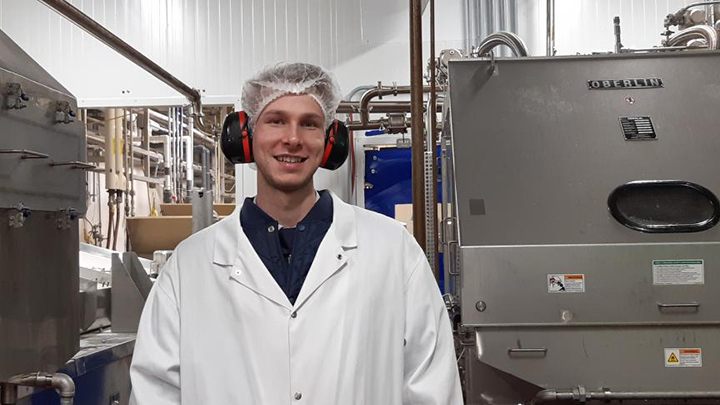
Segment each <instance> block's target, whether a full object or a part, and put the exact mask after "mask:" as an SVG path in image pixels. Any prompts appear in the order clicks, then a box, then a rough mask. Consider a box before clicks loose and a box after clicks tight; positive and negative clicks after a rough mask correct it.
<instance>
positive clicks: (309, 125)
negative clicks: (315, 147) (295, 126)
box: [303, 122, 320, 128]
mask: <svg viewBox="0 0 720 405" xmlns="http://www.w3.org/2000/svg"><path fill="white" fill-rule="evenodd" d="M303 126H304V127H307V128H320V124H318V123H317V122H305V123H303Z"/></svg>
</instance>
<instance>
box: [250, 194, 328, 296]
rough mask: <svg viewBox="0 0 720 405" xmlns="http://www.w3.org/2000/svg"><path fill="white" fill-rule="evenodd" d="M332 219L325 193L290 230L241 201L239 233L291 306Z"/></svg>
mask: <svg viewBox="0 0 720 405" xmlns="http://www.w3.org/2000/svg"><path fill="white" fill-rule="evenodd" d="M332 218H333V203H332V196H331V195H330V193H329V192H327V191H321V192H320V198H319V199H318V200H317V202H316V203H315V205H314V206H313V208H312V209H311V210H310V212H308V214H307V215H306V216H305V218H303V220H302V221H300V222H298V224H297V226H295V227H294V228H282V229H279V227H278V222H277V221H276V220H275V219H273V218H272V217H270V216H269V215H268V214H266V213H265V212H264V211H263V210H262V209H260V207H258V206H257V205H255V202H254V201H253V199H252V198H247V199H245V203H244V204H243V207H242V210H241V211H240V225H241V226H242V229H243V232H245V235H246V236H247V238H248V239H249V240H250V244H251V245H252V247H253V249H255V252H256V253H257V254H258V256H260V259H261V260H262V262H263V263H264V264H265V267H267V269H268V271H269V272H270V274H271V275H272V276H273V278H274V279H275V281H276V282H277V283H278V285H279V286H280V288H281V289H282V290H283V292H285V295H287V297H288V299H289V300H290V303H292V304H295V300H296V299H297V297H298V295H299V294H300V289H301V288H302V285H303V283H304V282H305V278H306V277H307V274H308V272H309V271H310V266H311V265H312V262H313V260H314V259H315V254H316V253H317V250H318V248H319V247H320V242H322V240H323V238H324V237H325V234H326V233H327V231H328V229H329V228H330V224H332Z"/></svg>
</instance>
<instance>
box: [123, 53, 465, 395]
mask: <svg viewBox="0 0 720 405" xmlns="http://www.w3.org/2000/svg"><path fill="white" fill-rule="evenodd" d="M242 100H243V109H244V110H245V112H247V113H248V115H249V116H250V128H251V130H252V134H253V135H252V154H253V156H254V160H255V162H256V163H257V169H258V177H257V187H258V192H257V196H256V197H255V198H254V199H252V198H248V199H246V200H245V201H244V202H243V204H242V207H241V208H239V209H236V210H235V212H234V213H233V214H232V215H230V216H229V217H227V218H225V219H223V220H222V221H220V222H218V223H217V224H215V225H213V226H211V227H209V228H207V229H205V230H203V231H201V232H198V233H196V234H195V235H193V236H191V237H190V238H188V239H187V240H185V241H184V242H182V243H181V244H180V245H179V246H178V247H177V249H176V250H175V253H174V254H173V256H172V257H171V259H170V261H169V262H168V264H167V265H166V267H165V268H164V270H163V272H162V274H161V275H160V277H159V279H158V281H157V283H156V285H155V287H154V288H153V290H152V293H151V294H150V297H149V298H148V301H147V304H146V306H145V310H144V312H143V316H142V320H141V322H140V330H139V333H138V338H137V343H136V346H135V355H134V359H133V364H132V367H131V370H130V373H131V379H132V385H133V396H132V399H131V403H132V404H137V405H170V404H173V405H177V404H183V405H200V404H213V405H215V404H218V405H219V404H222V405H229V404H243V405H245V404H247V405H275V404H287V405H292V404H312V405H351V404H358V405H400V404H404V405H410V404H412V405H456V404H461V403H462V397H461V392H460V382H459V378H458V371H457V367H456V362H455V351H454V346H453V340H452V333H451V328H450V321H449V317H448V315H447V312H446V310H445V306H444V304H443V300H442V298H441V296H440V293H439V291H438V288H437V285H436V283H435V280H434V278H433V276H432V273H431V271H430V268H429V266H428V263H427V261H426V259H425V256H424V254H423V252H422V250H421V249H420V247H419V246H418V245H417V243H416V242H415V240H414V239H413V238H412V236H411V235H410V234H408V233H407V232H406V231H405V229H404V228H403V226H402V225H401V224H400V223H398V222H396V221H393V220H391V219H389V218H386V217H383V216H381V215H378V214H375V213H372V212H369V211H366V210H364V209H361V208H358V207H355V206H351V205H348V204H346V203H344V202H343V201H342V200H340V199H338V198H337V197H336V196H334V195H333V194H332V193H330V192H328V191H321V192H319V193H318V192H317V191H316V190H315V188H314V186H313V174H314V173H315V171H316V170H317V169H318V167H319V166H320V165H321V162H322V160H323V155H324V154H323V151H324V150H325V131H326V128H327V127H328V126H329V125H330V123H332V121H333V118H334V114H335V110H336V109H337V106H338V103H339V100H340V93H339V90H338V87H337V85H336V83H335V81H334V79H333V78H332V77H331V76H330V74H329V73H327V72H325V71H324V70H322V69H321V68H319V67H317V66H313V65H308V64H301V63H295V64H283V65H279V66H276V67H273V68H270V69H268V70H266V71H264V72H261V73H260V74H258V75H257V76H256V77H255V78H254V79H252V80H250V81H248V82H247V83H246V84H245V86H244V88H243V99H242Z"/></svg>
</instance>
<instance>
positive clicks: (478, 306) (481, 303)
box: [475, 301, 487, 312]
mask: <svg viewBox="0 0 720 405" xmlns="http://www.w3.org/2000/svg"><path fill="white" fill-rule="evenodd" d="M475 309H477V310H478V311H479V312H484V311H485V310H486V309H487V305H486V304H485V301H478V302H476V303H475Z"/></svg>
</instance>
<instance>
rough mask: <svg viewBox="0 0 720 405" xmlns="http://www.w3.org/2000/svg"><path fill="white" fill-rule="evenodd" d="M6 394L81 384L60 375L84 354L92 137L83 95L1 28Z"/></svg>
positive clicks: (1, 372)
mask: <svg viewBox="0 0 720 405" xmlns="http://www.w3.org/2000/svg"><path fill="white" fill-rule="evenodd" d="M0 86H2V88H3V90H4V93H3V100H2V101H3V103H2V104H3V105H2V108H0V127H2V132H3V136H0V179H1V180H0V184H1V186H0V188H1V189H2V192H0V263H2V265H1V266H0V398H1V399H2V403H3V404H13V403H15V401H16V399H17V396H18V387H19V386H34V387H52V388H55V389H56V390H57V391H58V393H59V395H60V397H61V403H62V404H72V402H73V397H74V394H75V387H74V383H73V381H72V379H71V378H70V377H69V376H67V375H66V374H62V373H57V371H58V369H60V367H61V366H63V365H64V364H65V362H67V361H68V360H70V358H71V357H72V356H73V355H75V353H76V352H77V351H78V349H79V330H80V322H79V314H80V309H79V299H80V296H79V294H78V287H79V285H78V255H79V240H78V239H79V232H78V218H79V217H80V216H82V215H83V214H84V213H85V209H86V202H85V170H87V169H89V168H92V166H90V165H88V164H87V163H85V134H84V131H83V126H82V123H80V122H78V121H77V120H76V119H75V118H76V114H77V102H76V100H75V98H74V97H73V96H72V95H71V94H70V93H69V92H68V91H67V90H66V89H65V88H64V87H63V86H62V85H61V84H60V83H58V82H57V81H56V80H55V79H53V78H52V77H51V76H50V75H49V74H48V73H47V72H46V71H45V70H43V68H41V67H40V65H38V64H37V63H36V62H35V61H34V60H32V59H31V58H30V57H29V56H28V55H27V54H26V53H25V52H23V50H22V49H20V47H19V46H18V45H17V44H15V43H14V42H13V41H12V40H11V39H10V38H9V37H7V36H6V35H5V34H4V33H3V32H0Z"/></svg>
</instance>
